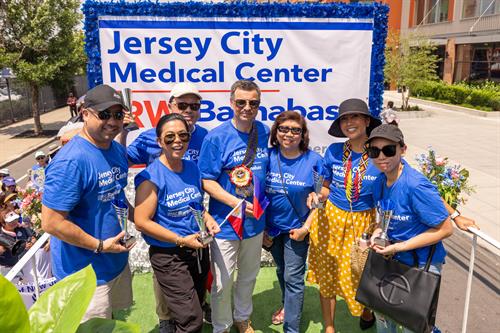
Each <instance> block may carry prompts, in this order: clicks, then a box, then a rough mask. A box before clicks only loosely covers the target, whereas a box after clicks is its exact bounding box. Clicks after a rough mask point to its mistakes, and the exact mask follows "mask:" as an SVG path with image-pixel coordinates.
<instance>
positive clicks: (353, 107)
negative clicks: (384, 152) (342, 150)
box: [328, 98, 382, 138]
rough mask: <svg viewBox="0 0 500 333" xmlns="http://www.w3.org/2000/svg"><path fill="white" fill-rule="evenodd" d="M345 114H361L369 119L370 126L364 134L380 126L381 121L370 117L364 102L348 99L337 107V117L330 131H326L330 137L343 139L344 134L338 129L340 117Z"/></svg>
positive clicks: (357, 99)
mask: <svg viewBox="0 0 500 333" xmlns="http://www.w3.org/2000/svg"><path fill="white" fill-rule="evenodd" d="M347 114H363V115H365V116H368V117H370V124H369V125H368V128H367V129H366V133H367V134H368V135H370V132H371V131H372V130H373V129H374V128H375V127H377V126H378V125H380V124H382V121H381V120H380V119H377V118H375V117H374V116H372V115H371V113H370V111H369V110H368V105H366V103H365V101H363V100H361V99H359V98H350V99H346V100H345V101H343V102H342V103H340V105H339V116H338V117H337V119H335V121H334V122H333V123H332V125H331V126H330V129H329V130H328V134H330V135H331V136H335V137H338V138H345V135H344V133H342V130H341V129H340V118H341V117H342V116H345V115H347Z"/></svg>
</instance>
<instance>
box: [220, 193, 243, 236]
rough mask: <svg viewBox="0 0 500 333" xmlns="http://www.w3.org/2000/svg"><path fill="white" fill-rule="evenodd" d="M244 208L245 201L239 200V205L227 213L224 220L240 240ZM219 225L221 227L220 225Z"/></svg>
mask: <svg viewBox="0 0 500 333" xmlns="http://www.w3.org/2000/svg"><path fill="white" fill-rule="evenodd" d="M246 206H247V204H246V201H245V200H241V201H240V203H239V204H238V205H237V206H236V207H235V208H234V209H233V210H232V211H231V212H229V214H228V216H226V218H225V220H228V221H229V223H230V224H231V226H232V227H233V229H234V232H236V234H237V235H238V237H239V238H240V239H243V223H245V209H246ZM220 225H222V223H221V224H220Z"/></svg>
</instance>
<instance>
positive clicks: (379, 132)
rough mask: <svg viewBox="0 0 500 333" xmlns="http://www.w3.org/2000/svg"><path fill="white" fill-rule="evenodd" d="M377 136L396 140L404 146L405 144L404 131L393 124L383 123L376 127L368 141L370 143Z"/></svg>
mask: <svg viewBox="0 0 500 333" xmlns="http://www.w3.org/2000/svg"><path fill="white" fill-rule="evenodd" d="M375 138H383V139H387V140H390V141H394V142H397V143H399V144H400V145H402V146H404V144H405V138H404V136H403V132H401V130H400V129H399V127H397V126H396V125H393V124H383V125H380V126H379V127H377V128H375V129H374V130H373V131H372V132H371V133H370V137H369V138H368V141H367V143H370V142H371V141H372V140H373V139H375Z"/></svg>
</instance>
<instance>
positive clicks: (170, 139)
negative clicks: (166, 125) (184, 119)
mask: <svg viewBox="0 0 500 333" xmlns="http://www.w3.org/2000/svg"><path fill="white" fill-rule="evenodd" d="M177 136H178V137H179V139H180V140H181V141H182V142H184V143H186V142H189V140H190V139H191V133H188V132H181V133H167V134H166V135H165V137H164V138H163V142H164V143H165V144H166V145H171V144H172V143H174V141H175V137H177Z"/></svg>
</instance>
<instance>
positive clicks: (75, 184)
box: [42, 136, 128, 285]
mask: <svg viewBox="0 0 500 333" xmlns="http://www.w3.org/2000/svg"><path fill="white" fill-rule="evenodd" d="M127 173H128V163H127V157H126V152H125V148H124V147H123V146H122V145H120V144H118V143H117V142H115V141H112V142H111V146H110V147H109V148H108V149H101V148H98V147H96V146H95V145H93V144H92V143H90V142H89V141H87V140H86V139H84V138H82V137H81V136H75V137H74V138H73V139H72V140H70V141H69V142H68V144H66V145H65V146H64V147H63V148H62V149H61V151H60V152H59V153H57V155H56V156H55V158H54V159H53V160H52V161H51V162H50V163H49V165H48V166H47V169H46V170H45V174H46V179H45V186H44V193H43V199H42V202H43V204H44V205H45V206H47V207H49V208H51V209H54V210H58V211H64V212H68V217H67V219H68V220H69V221H71V222H73V223H75V224H76V225H78V226H79V227H80V228H82V229H83V231H85V232H86V233H88V234H90V235H92V236H93V237H95V238H97V239H102V240H105V239H107V238H110V237H114V236H116V235H118V234H119V233H120V232H121V227H120V223H119V221H118V218H117V216H116V213H115V211H114V209H113V207H112V205H111V201H112V200H113V199H114V198H121V199H124V198H125V194H124V192H123V189H124V188H125V187H126V186H127ZM51 238H52V239H51V243H50V252H51V255H52V269H53V273H54V275H55V276H56V277H57V278H58V279H62V278H64V277H65V276H67V275H70V274H72V273H74V272H76V271H78V270H80V269H82V268H84V267H85V266H87V265H88V264H92V267H93V268H94V271H95V273H96V276H97V284H98V285H101V284H104V283H106V282H109V281H111V280H112V279H114V278H115V277H117V276H118V274H120V273H121V272H122V271H123V269H124V268H125V265H126V264H127V260H128V253H127V252H125V253H100V254H95V253H94V252H93V251H91V250H87V249H84V248H81V247H78V246H74V245H71V244H69V243H66V242H63V241H61V240H60V239H58V238H56V237H51Z"/></svg>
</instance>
